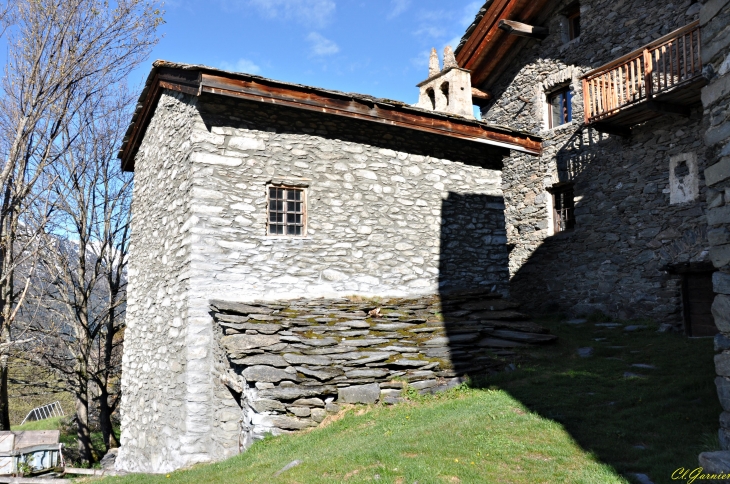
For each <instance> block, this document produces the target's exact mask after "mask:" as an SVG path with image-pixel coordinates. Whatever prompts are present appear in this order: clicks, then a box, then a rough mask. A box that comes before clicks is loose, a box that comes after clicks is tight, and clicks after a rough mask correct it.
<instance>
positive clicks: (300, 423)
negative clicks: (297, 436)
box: [271, 415, 317, 430]
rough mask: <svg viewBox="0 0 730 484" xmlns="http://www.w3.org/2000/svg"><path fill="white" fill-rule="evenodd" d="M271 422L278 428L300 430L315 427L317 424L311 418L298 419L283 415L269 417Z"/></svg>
mask: <svg viewBox="0 0 730 484" xmlns="http://www.w3.org/2000/svg"><path fill="white" fill-rule="evenodd" d="M271 423H272V424H273V425H274V426H275V427H278V428H280V429H285V430H302V429H306V428H309V427H316V426H317V424H316V423H314V422H313V421H311V420H305V419H299V418H295V417H287V416H284V415H274V416H272V417H271Z"/></svg>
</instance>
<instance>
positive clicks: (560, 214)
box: [549, 184, 575, 234]
mask: <svg viewBox="0 0 730 484" xmlns="http://www.w3.org/2000/svg"><path fill="white" fill-rule="evenodd" d="M549 191H550V192H551V193H552V195H553V221H554V224H555V225H554V231H555V233H556V234H557V233H558V232H565V231H568V230H573V229H574V228H575V214H574V210H575V201H574V195H573V185H572V184H566V185H559V186H554V187H552V188H551V189H549Z"/></svg>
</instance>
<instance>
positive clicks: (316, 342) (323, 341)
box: [301, 338, 344, 347]
mask: <svg viewBox="0 0 730 484" xmlns="http://www.w3.org/2000/svg"><path fill="white" fill-rule="evenodd" d="M301 342H302V344H305V345H307V346H315V347H319V346H334V345H336V344H337V340H336V339H334V338H307V339H302V340H301ZM343 344H344V342H343Z"/></svg>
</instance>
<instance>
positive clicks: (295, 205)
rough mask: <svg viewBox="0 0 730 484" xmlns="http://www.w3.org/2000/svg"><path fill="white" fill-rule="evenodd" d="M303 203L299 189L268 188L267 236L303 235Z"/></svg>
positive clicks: (301, 190)
mask: <svg viewBox="0 0 730 484" xmlns="http://www.w3.org/2000/svg"><path fill="white" fill-rule="evenodd" d="M304 202H305V201H304V190H303V189H301V188H289V187H270V188H269V235H291V236H302V235H304V232H305V226H306V213H305V203H304Z"/></svg>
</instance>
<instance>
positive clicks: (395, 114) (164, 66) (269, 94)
mask: <svg viewBox="0 0 730 484" xmlns="http://www.w3.org/2000/svg"><path fill="white" fill-rule="evenodd" d="M164 89H169V90H172V91H177V92H183V93H186V94H190V95H193V96H201V95H203V94H204V93H208V94H215V95H222V96H230V97H234V98H238V99H244V100H248V101H253V102H260V103H268V104H274V105H278V106H288V107H292V108H297V109H304V110H308V111H315V112H319V113H325V114H330V115H335V116H344V117H348V118H354V119H360V120H365V121H370V122H375V123H380V124H386V125H390V126H396V127H400V128H406V129H413V130H416V131H421V132H427V133H433V134H438V135H443V136H449V137H452V138H458V139H463V140H468V141H472V142H477V143H483V144H486V145H489V146H490V147H493V148H494V149H496V150H500V151H501V150H504V152H503V153H502V154H503V155H504V156H506V155H508V154H509V150H516V151H521V152H524V153H528V154H530V155H539V154H540V153H541V152H542V140H541V139H540V138H538V137H536V136H533V135H530V134H526V133H520V132H517V131H514V130H511V129H509V128H505V127H499V126H492V125H489V124H487V123H483V122H481V121H477V120H476V119H469V118H465V117H461V116H456V115H451V114H447V113H440V112H435V111H428V110H425V109H420V108H416V107H413V106H410V105H408V104H405V103H401V102H399V101H392V100H388V99H379V98H373V97H370V96H364V95H359V94H349V93H343V92H338V91H330V90H325V89H318V88H314V87H309V86H302V85H298V84H290V83H286V82H281V81H274V80H271V79H266V78H263V77H259V76H253V75H248V74H241V73H232V72H227V71H222V70H219V69H213V68H210V67H205V66H197V65H188V64H174V63H170V62H166V61H156V62H155V63H154V64H153V69H152V72H151V73H150V75H149V77H148V79H147V83H146V85H145V88H144V90H143V92H142V95H141V96H140V99H139V103H138V105H137V109H136V110H135V113H134V115H133V117H132V121H131V123H130V126H129V128H128V130H127V133H126V135H125V138H124V141H123V143H122V147H121V149H120V151H119V155H118V157H119V159H120V160H121V163H122V168H123V169H124V170H125V171H134V157H135V155H136V152H137V150H138V149H139V146H140V144H141V142H142V139H143V137H144V133H145V130H146V129H147V126H148V125H149V122H150V120H151V118H152V115H153V114H154V110H155V108H156V106H157V101H158V100H159V98H160V95H161V93H162V91H163V90H164Z"/></svg>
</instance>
